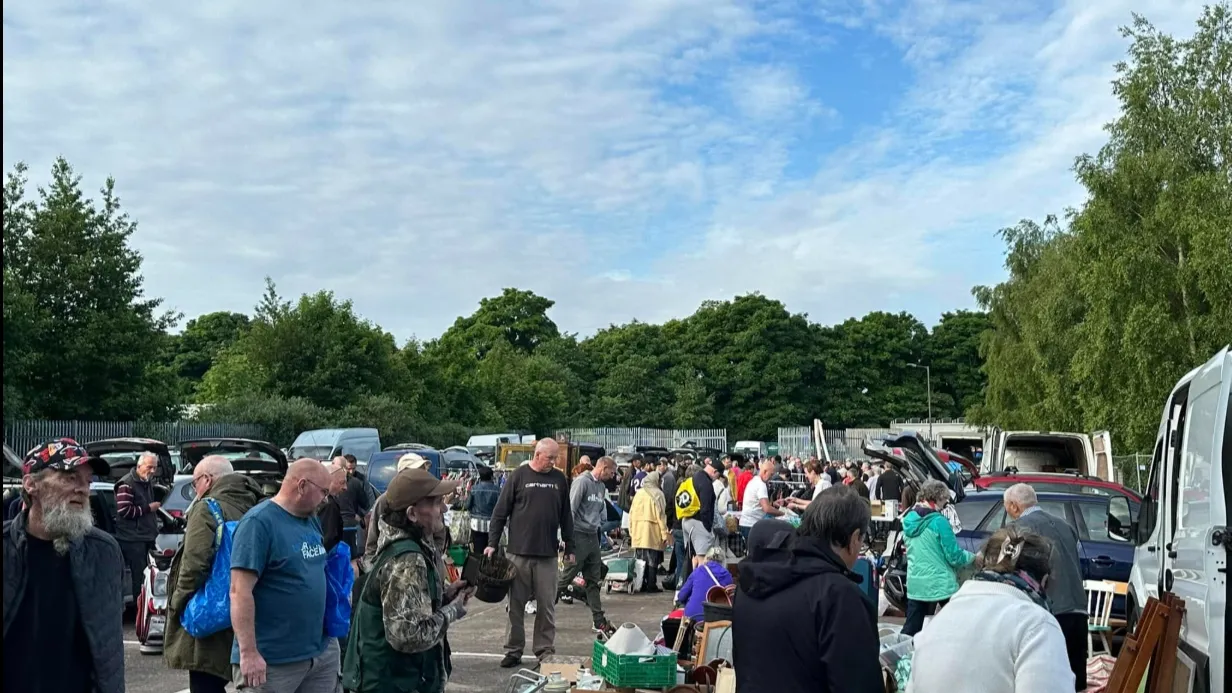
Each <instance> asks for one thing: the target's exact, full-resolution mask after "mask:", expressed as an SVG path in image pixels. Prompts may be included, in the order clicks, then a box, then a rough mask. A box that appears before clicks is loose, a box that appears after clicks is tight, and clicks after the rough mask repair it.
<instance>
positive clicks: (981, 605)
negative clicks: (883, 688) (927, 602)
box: [907, 527, 1074, 693]
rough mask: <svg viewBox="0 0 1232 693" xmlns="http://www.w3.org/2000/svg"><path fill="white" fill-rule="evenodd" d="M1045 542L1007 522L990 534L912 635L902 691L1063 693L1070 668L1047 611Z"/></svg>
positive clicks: (1061, 637)
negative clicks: (952, 589) (964, 576)
mask: <svg viewBox="0 0 1232 693" xmlns="http://www.w3.org/2000/svg"><path fill="white" fill-rule="evenodd" d="M1050 551H1051V546H1050V545H1049V543H1048V540H1047V539H1045V538H1043V537H1041V536H1039V535H1038V534H1033V533H1031V532H1024V531H1022V530H1020V529H1017V528H1014V527H1006V528H1004V529H1001V530H999V531H998V532H997V533H996V534H993V535H992V537H990V538H989V539H988V541H987V543H985V544H984V547H983V549H981V550H980V553H979V555H978V556H977V557H976V566H977V567H979V568H980V571H979V572H978V573H976V575H975V576H974V577H973V578H972V579H970V580H968V581H967V582H966V583H964V584H963V586H962V587H960V588H959V589H958V592H956V593H955V594H954V596H953V597H951V598H950V602H949V604H947V605H946V607H945V608H944V609H942V610H941V611H939V612H937V615H936V616H934V617H933V620H932V622H931V623H929V624H928V625H927V626H926V627H925V628H924V630H922V631H920V632H919V633H918V634H917V635H916V636H915V654H914V655H913V656H912V659H911V682H910V683H909V684H908V686H907V693H1066V692H1067V691H1072V690H1074V673H1073V672H1072V671H1071V670H1070V668H1069V658H1068V656H1067V655H1066V654H1065V652H1066V650H1065V636H1064V635H1063V634H1062V633H1061V626H1059V625H1058V624H1057V620H1056V619H1055V618H1053V616H1052V614H1051V613H1049V611H1048V607H1047V604H1048V603H1047V599H1046V597H1045V596H1044V586H1045V585H1046V584H1047V582H1048V557H1049V554H1050Z"/></svg>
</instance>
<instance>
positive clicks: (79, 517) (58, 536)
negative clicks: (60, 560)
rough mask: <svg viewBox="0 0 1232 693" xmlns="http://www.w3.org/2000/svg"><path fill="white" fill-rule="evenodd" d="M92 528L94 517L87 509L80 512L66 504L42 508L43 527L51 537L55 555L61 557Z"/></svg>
mask: <svg viewBox="0 0 1232 693" xmlns="http://www.w3.org/2000/svg"><path fill="white" fill-rule="evenodd" d="M93 526H94V517H93V516H92V515H91V514H90V510H89V508H82V509H80V510H78V509H75V508H73V507H72V506H71V505H69V504H68V503H67V502H65V503H57V504H55V505H48V506H44V508H43V527H44V528H45V529H46V530H47V533H48V534H50V535H51V543H52V546H53V547H54V548H55V550H56V553H58V554H60V555H61V556H63V555H64V554H66V553H68V547H69V545H70V544H72V543H73V542H74V541H77V540H78V539H81V538H82V537H84V536H85V535H86V533H88V532H89V531H90V528H91V527H93Z"/></svg>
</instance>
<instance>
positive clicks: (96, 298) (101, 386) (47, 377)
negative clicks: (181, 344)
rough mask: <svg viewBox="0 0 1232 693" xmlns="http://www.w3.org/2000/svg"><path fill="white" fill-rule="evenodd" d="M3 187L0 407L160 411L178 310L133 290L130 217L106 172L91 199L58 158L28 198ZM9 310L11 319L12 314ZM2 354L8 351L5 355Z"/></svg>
mask: <svg viewBox="0 0 1232 693" xmlns="http://www.w3.org/2000/svg"><path fill="white" fill-rule="evenodd" d="M26 181H27V178H26V167H25V166H24V165H23V164H18V165H17V166H16V167H15V168H14V170H13V171H12V172H11V173H10V174H9V175H8V178H7V180H6V182H5V187H4V319H5V333H4V352H5V353H4V357H5V358H4V360H5V374H4V386H5V390H4V393H5V408H6V409H7V408H8V405H9V403H10V400H11V401H12V403H13V404H14V405H15V408H16V409H18V410H20V411H21V412H22V414H24V415H26V416H32V417H40V418H51V419H56V418H63V419H70V418H100V417H101V418H125V419H136V418H140V417H165V416H167V415H168V413H169V412H170V410H171V409H172V408H173V407H174V405H175V404H176V401H177V398H178V393H177V392H176V389H175V385H174V382H173V379H172V374H171V373H170V371H169V370H168V369H166V368H165V367H162V366H161V365H160V363H159V357H160V356H161V354H162V353H163V351H164V349H165V346H166V342H167V339H168V338H167V335H166V331H167V329H168V328H170V327H171V326H172V325H173V324H174V323H175V320H176V316H173V315H171V314H168V313H163V312H160V311H159V305H160V301H159V300H157V299H148V298H145V297H144V296H143V292H142V279H141V274H140V269H141V256H140V255H139V254H138V253H137V252H136V251H135V250H133V249H132V248H130V247H129V245H128V241H129V237H130V236H132V234H133V232H134V231H135V230H136V228H137V225H136V222H134V221H133V220H131V219H130V218H129V217H128V215H126V214H125V213H124V212H123V211H121V209H120V200H119V198H118V197H117V196H116V191H115V181H114V180H112V179H110V178H108V179H107V181H106V183H105V184H104V186H103V188H102V191H101V199H100V200H98V201H97V202H96V201H95V200H92V199H90V198H87V197H86V196H85V195H84V194H83V192H82V190H81V177H80V176H77V175H76V174H74V173H73V169H72V168H71V167H70V166H69V164H68V162H66V161H65V160H64V159H57V160H56V161H55V163H54V164H53V166H52V169H51V182H50V184H49V185H48V187H46V188H40V189H39V190H38V198H37V200H27V199H26V196H25V192H26ZM10 321H11V324H10ZM10 359H12V361H11V363H10Z"/></svg>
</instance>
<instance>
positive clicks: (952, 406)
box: [925, 310, 990, 418]
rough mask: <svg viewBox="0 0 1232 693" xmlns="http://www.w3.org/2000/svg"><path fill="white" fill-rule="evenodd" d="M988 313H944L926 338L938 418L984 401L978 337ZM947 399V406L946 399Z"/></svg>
mask: <svg viewBox="0 0 1232 693" xmlns="http://www.w3.org/2000/svg"><path fill="white" fill-rule="evenodd" d="M989 326H990V325H989V322H988V315H986V314H985V313H980V312H976V311H970V310H960V311H957V312H954V313H945V314H944V315H942V316H941V322H939V323H937V326H936V327H934V328H933V330H932V333H931V335H930V336H929V337H928V340H927V348H926V349H925V351H926V362H927V363H928V364H930V365H931V366H932V377H933V408H934V416H936V417H938V418H947V417H949V418H954V417H960V416H963V414H964V413H965V412H966V411H967V410H968V409H970V408H971V407H973V406H976V405H978V404H979V403H980V402H982V401H984V375H983V374H982V373H981V372H980V367H981V366H983V365H984V361H983V359H981V358H980V336H981V335H982V334H984V331H985V330H987V329H989ZM947 398H948V400H949V402H948V405H947V406H944V407H939V405H946V404H947V403H946V401H945V400H946V399H947Z"/></svg>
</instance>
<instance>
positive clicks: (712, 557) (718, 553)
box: [706, 543, 727, 564]
mask: <svg viewBox="0 0 1232 693" xmlns="http://www.w3.org/2000/svg"><path fill="white" fill-rule="evenodd" d="M706 560H707V561H714V562H715V563H720V564H722V563H726V562H727V549H725V548H723V547H722V546H720V545H718V544H717V543H716V544H715V545H714V546H711V547H710V550H709V551H707V552H706Z"/></svg>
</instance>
